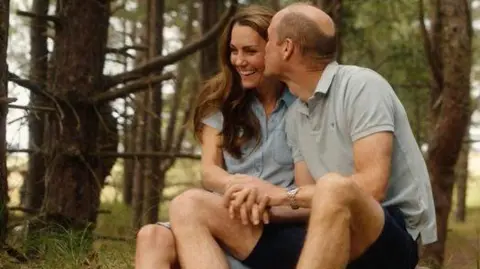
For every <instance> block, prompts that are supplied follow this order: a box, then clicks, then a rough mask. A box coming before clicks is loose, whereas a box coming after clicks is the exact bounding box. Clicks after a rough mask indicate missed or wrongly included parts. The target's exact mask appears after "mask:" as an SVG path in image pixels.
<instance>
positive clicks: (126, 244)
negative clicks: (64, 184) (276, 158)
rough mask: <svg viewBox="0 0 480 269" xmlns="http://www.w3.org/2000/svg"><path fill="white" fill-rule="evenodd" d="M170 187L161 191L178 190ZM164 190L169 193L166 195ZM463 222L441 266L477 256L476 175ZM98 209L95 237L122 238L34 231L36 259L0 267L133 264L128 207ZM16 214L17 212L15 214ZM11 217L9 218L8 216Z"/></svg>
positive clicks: (453, 268)
mask: <svg viewBox="0 0 480 269" xmlns="http://www.w3.org/2000/svg"><path fill="white" fill-rule="evenodd" d="M178 191H181V190H180V189H170V190H168V191H167V192H172V193H175V192H178ZM169 195H170V194H169ZM467 201H468V205H469V209H468V211H467V222H466V223H457V222H455V220H454V218H453V217H452V218H451V220H450V231H449V235H448V238H449V239H448V243H447V252H446V267H445V268H446V269H477V265H476V262H477V259H478V258H479V256H480V178H474V179H472V180H470V183H469V193H468V199H467ZM167 208H168V203H165V204H163V205H162V206H161V208H160V219H163V220H165V219H166V212H167ZM101 209H104V210H109V211H111V213H110V214H100V215H99V217H98V221H97V227H96V228H95V230H94V235H95V236H101V237H102V238H105V237H109V238H123V239H125V240H124V241H116V240H108V239H99V238H97V239H95V240H94V243H93V248H89V246H91V245H92V244H90V242H91V241H90V240H89V238H87V237H86V236H85V233H82V231H80V232H76V233H74V232H69V231H65V233H62V235H56V236H55V235H45V234H40V235H38V236H37V237H36V238H35V239H34V240H33V241H31V242H30V244H31V245H34V246H35V247H36V248H37V251H38V253H39V258H37V259H33V260H31V261H30V262H28V263H26V264H18V263H16V262H15V261H14V260H13V259H12V258H11V257H8V256H6V255H5V254H1V252H0V268H1V269H37V268H38V269H77V268H84V269H100V268H107V269H108V268H112V269H113V268H115V269H129V268H133V267H134V266H133V262H134V255H135V232H134V231H133V229H132V228H131V210H130V208H129V207H127V206H125V205H124V204H123V203H121V202H119V200H118V199H104V202H103V203H102V206H101ZM17 218H18V216H17ZM12 221H13V220H12ZM21 238H22V232H21V231H17V232H12V233H11V234H10V235H9V243H10V244H11V245H13V246H14V247H16V248H18V249H20V250H21V249H22V247H24V246H25V244H24V242H22V241H21Z"/></svg>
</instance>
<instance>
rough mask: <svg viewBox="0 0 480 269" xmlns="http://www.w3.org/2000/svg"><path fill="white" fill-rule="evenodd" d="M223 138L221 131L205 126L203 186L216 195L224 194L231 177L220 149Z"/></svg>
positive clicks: (203, 134)
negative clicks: (224, 167) (225, 167)
mask: <svg viewBox="0 0 480 269" xmlns="http://www.w3.org/2000/svg"><path fill="white" fill-rule="evenodd" d="M221 139H222V137H221V136H220V135H219V131H218V130H217V129H215V128H213V127H211V126H208V125H204V127H203V132H202V145H201V147H202V161H201V166H202V167H201V168H202V181H201V182H202V186H203V187H204V188H205V189H207V190H209V191H213V192H216V193H220V194H223V193H224V192H225V187H226V185H227V183H228V182H229V177H230V176H231V175H230V174H229V173H227V171H225V169H223V154H222V149H221V148H220V147H219V146H220V143H221Z"/></svg>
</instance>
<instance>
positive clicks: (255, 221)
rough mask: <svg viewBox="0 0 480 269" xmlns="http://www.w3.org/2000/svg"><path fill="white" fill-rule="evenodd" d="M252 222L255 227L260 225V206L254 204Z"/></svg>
mask: <svg viewBox="0 0 480 269" xmlns="http://www.w3.org/2000/svg"><path fill="white" fill-rule="evenodd" d="M250 221H251V222H252V224H253V225H258V224H260V213H259V211H258V204H253V206H252V214H251V218H250Z"/></svg>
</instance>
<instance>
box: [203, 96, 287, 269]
mask: <svg viewBox="0 0 480 269" xmlns="http://www.w3.org/2000/svg"><path fill="white" fill-rule="evenodd" d="M295 99H296V98H295V97H294V96H293V95H292V94H291V93H290V91H289V90H288V89H285V91H284V93H283V95H282V96H281V97H280V99H279V100H278V102H277V105H276V107H275V109H274V110H273V112H272V114H271V115H270V117H269V118H268V119H267V116H266V114H265V110H264V108H263V106H262V104H261V103H260V101H259V100H258V99H256V98H255V99H254V102H253V103H252V110H253V112H254V113H255V115H256V116H257V118H258V120H259V122H260V126H261V135H262V137H261V140H260V143H259V144H258V146H257V145H256V141H250V142H248V143H246V144H245V145H244V146H243V147H242V156H243V157H242V158H240V159H236V158H234V157H233V156H231V155H230V154H229V153H228V152H226V151H225V150H224V151H223V159H224V161H225V170H227V172H228V173H230V174H235V173H239V174H246V175H250V176H256V177H259V178H262V179H264V180H266V181H268V182H270V183H272V184H275V185H279V186H283V187H289V186H291V185H292V184H293V181H294V174H293V158H292V152H291V150H290V147H289V146H288V144H287V136H286V133H285V115H286V113H287V110H288V107H289V106H290V105H291V104H292V103H293V102H294V101H295ZM203 123H204V124H206V125H208V126H211V127H213V128H215V129H217V130H219V131H221V130H222V129H223V115H222V113H221V112H217V113H215V114H212V115H211V116H210V117H208V118H206V119H204V120H203ZM256 146H257V147H256ZM226 254H227V261H228V263H229V267H230V268H231V269H249V268H248V267H247V266H246V265H244V264H242V263H241V262H240V261H238V260H236V259H235V258H233V257H232V256H230V255H229V254H228V253H226Z"/></svg>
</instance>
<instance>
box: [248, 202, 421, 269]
mask: <svg viewBox="0 0 480 269" xmlns="http://www.w3.org/2000/svg"><path fill="white" fill-rule="evenodd" d="M384 212H385V225H384V227H383V231H382V233H381V234H380V236H379V238H378V239H377V240H376V241H375V242H374V243H373V244H372V245H371V246H370V247H369V248H368V249H367V250H366V251H365V253H364V254H363V255H362V256H360V257H359V258H358V259H356V260H354V261H352V262H351V263H350V264H349V265H348V267H347V269H385V268H389V269H414V268H415V266H416V265H417V263H418V248H417V243H416V241H415V240H413V239H412V237H411V236H410V234H408V232H407V230H406V228H405V220H404V216H403V214H402V212H401V211H400V210H399V209H397V208H396V207H387V208H384ZM305 237H306V226H305V224H270V225H266V226H265V229H264V232H263V234H262V236H261V237H260V239H259V241H258V243H257V245H256V246H255V248H254V249H253V251H252V253H250V255H249V256H248V257H247V258H246V259H245V260H244V261H243V263H244V264H246V265H247V266H249V267H250V268H252V269H270V268H271V269H294V268H295V266H296V264H297V261H298V259H299V257H300V253H301V251H302V247H303V242H304V241H305Z"/></svg>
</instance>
